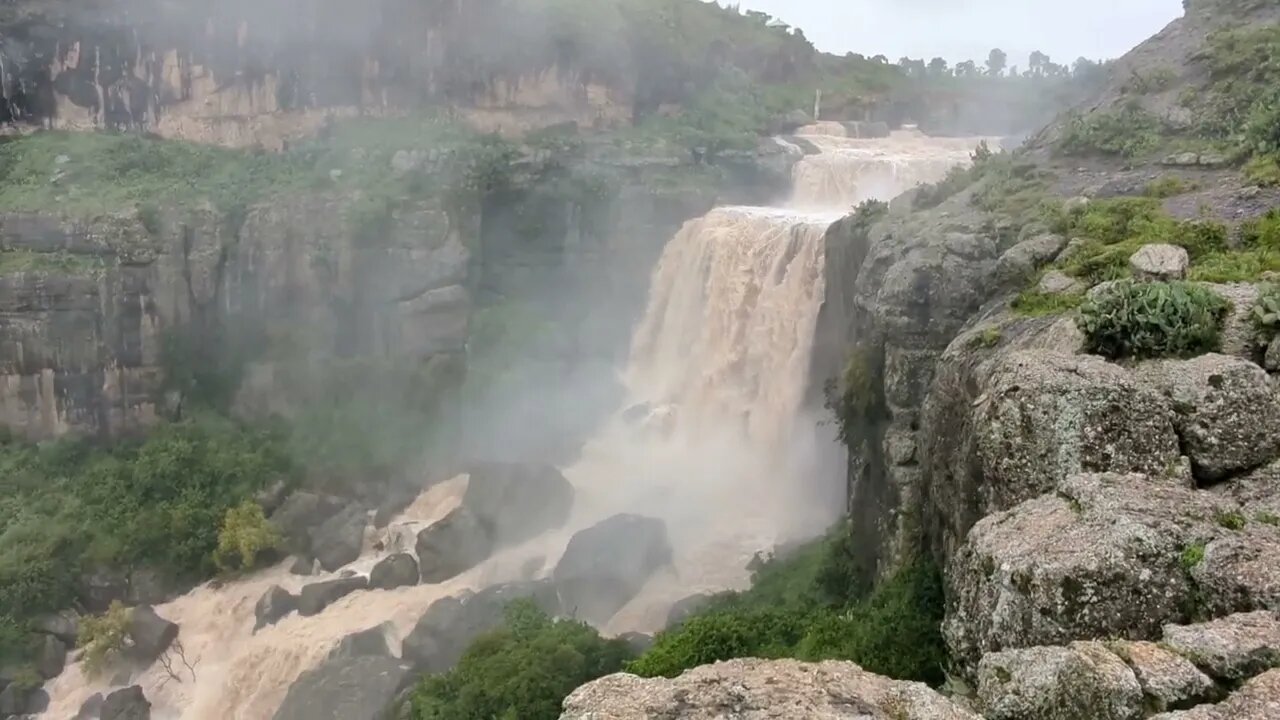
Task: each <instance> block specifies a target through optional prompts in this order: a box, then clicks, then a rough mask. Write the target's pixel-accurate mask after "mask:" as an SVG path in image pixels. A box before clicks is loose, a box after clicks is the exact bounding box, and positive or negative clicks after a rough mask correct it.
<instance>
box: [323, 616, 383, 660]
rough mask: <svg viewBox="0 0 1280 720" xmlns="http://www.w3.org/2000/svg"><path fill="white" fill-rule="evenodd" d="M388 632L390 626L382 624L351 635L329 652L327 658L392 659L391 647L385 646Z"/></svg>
mask: <svg viewBox="0 0 1280 720" xmlns="http://www.w3.org/2000/svg"><path fill="white" fill-rule="evenodd" d="M390 631H391V627H390V624H389V623H383V624H382V625H375V626H373V627H371V628H368V629H366V630H361V631H360V632H354V633H351V634H350V635H348V636H346V637H344V638H342V639H341V640H339V641H338V644H337V645H335V646H334V648H333V650H330V651H329V658H330V659H333V658H353V657H365V656H368V657H388V658H389V657H392V655H391V647H390V646H389V645H388V644H387V633H388V632H390Z"/></svg>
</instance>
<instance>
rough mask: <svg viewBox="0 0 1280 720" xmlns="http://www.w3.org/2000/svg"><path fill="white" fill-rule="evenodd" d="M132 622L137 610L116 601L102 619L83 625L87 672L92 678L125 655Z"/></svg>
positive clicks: (85, 620)
mask: <svg viewBox="0 0 1280 720" xmlns="http://www.w3.org/2000/svg"><path fill="white" fill-rule="evenodd" d="M132 619H133V610H131V609H130V608H127V607H125V606H124V604H123V603H121V602H120V601H119V600H113V601H112V602H111V607H109V608H108V609H107V611H106V612H105V613H103V614H102V615H99V616H96V617H94V616H89V617H85V618H83V619H82V620H81V621H80V638H79V640H80V647H82V648H84V668H85V672H86V673H87V674H88V675H89V676H90V677H94V676H96V675H99V674H101V673H102V671H103V670H106V668H107V666H108V665H109V664H110V663H112V662H113V661H114V660H115V659H116V658H118V657H119V656H120V654H121V653H123V652H124V650H125V648H126V647H127V646H128V644H129V623H130V621H131V620H132Z"/></svg>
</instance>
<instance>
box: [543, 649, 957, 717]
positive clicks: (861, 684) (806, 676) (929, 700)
mask: <svg viewBox="0 0 1280 720" xmlns="http://www.w3.org/2000/svg"><path fill="white" fill-rule="evenodd" d="M604 718H607V719H608V720H649V719H650V718H673V719H674V718H679V719H680V720H721V719H722V718H734V720H778V719H780V718H797V719H799V718H812V719H813V720H868V719H870V718H877V719H878V718H884V719H885V720H889V719H890V718H892V719H893V720H981V718H979V716H977V715H975V714H974V713H972V712H969V711H967V710H965V709H963V708H961V707H960V706H958V705H956V704H954V703H952V702H951V701H950V700H947V699H946V698H944V697H942V696H941V695H939V694H938V693H936V692H934V691H933V690H930V689H929V688H928V686H926V685H924V684H922V683H911V682H901V681H898V680H890V679H888V678H884V677H880V676H879V675H873V674H871V673H869V672H866V671H864V670H862V669H861V668H859V667H858V666H857V665H854V664H853V663H848V662H823V663H816V664H807V663H801V662H797V661H795V660H756V659H748V660H730V661H728V662H721V663H716V664H714V665H704V666H702V667H697V668H694V669H693V670H690V671H688V672H686V673H685V674H683V675H681V676H680V677H678V678H674V679H667V678H652V679H647V680H646V679H643V678H639V677H636V676H635V675H627V674H623V673H619V674H616V675H609V676H607V677H603V678H600V679H599V680H595V681H593V682H590V683H587V684H586V685H583V686H582V687H580V688H578V689H577V690H575V691H573V693H572V694H571V695H569V697H568V698H566V699H565V701H564V713H563V714H562V715H561V716H560V720H603V719H604Z"/></svg>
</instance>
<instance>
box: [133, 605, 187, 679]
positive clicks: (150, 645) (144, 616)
mask: <svg viewBox="0 0 1280 720" xmlns="http://www.w3.org/2000/svg"><path fill="white" fill-rule="evenodd" d="M127 632H128V635H129V639H130V641H131V644H130V645H129V647H128V650H127V652H126V654H127V655H128V656H129V659H131V660H133V661H134V662H135V663H137V664H138V665H141V666H143V667H146V666H148V665H150V664H151V663H153V662H155V660H156V658H158V657H160V656H161V655H163V654H164V651H165V650H168V649H169V646H170V645H172V644H173V641H174V640H176V639H177V637H178V626H177V624H176V623H171V622H169V621H168V620H165V619H164V618H162V617H160V616H159V615H157V614H156V611H155V610H153V609H152V608H151V606H150V605H139V606H138V607H136V608H133V609H132V610H130V611H129V628H128V630H127Z"/></svg>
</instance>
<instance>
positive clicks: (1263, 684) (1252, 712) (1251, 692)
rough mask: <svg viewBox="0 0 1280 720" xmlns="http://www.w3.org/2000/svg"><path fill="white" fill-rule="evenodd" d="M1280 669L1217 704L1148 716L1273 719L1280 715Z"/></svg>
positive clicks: (1178, 719)
mask: <svg viewBox="0 0 1280 720" xmlns="http://www.w3.org/2000/svg"><path fill="white" fill-rule="evenodd" d="M1278 713H1280V670H1271V671H1269V672H1266V673H1263V674H1262V675H1259V676H1258V677H1256V678H1253V679H1252V680H1249V681H1248V682H1246V683H1245V684H1244V685H1243V686H1241V688H1240V689H1239V690H1237V691H1235V692H1234V693H1232V694H1231V697H1229V698H1227V699H1226V700H1225V701H1223V702H1222V703H1220V704H1218V705H1201V706H1199V707H1196V708H1192V709H1191V710H1186V711H1182V712H1171V713H1165V714H1161V715H1155V716H1153V717H1152V718H1151V720H1272V718H1275V717H1280V715H1278Z"/></svg>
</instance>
